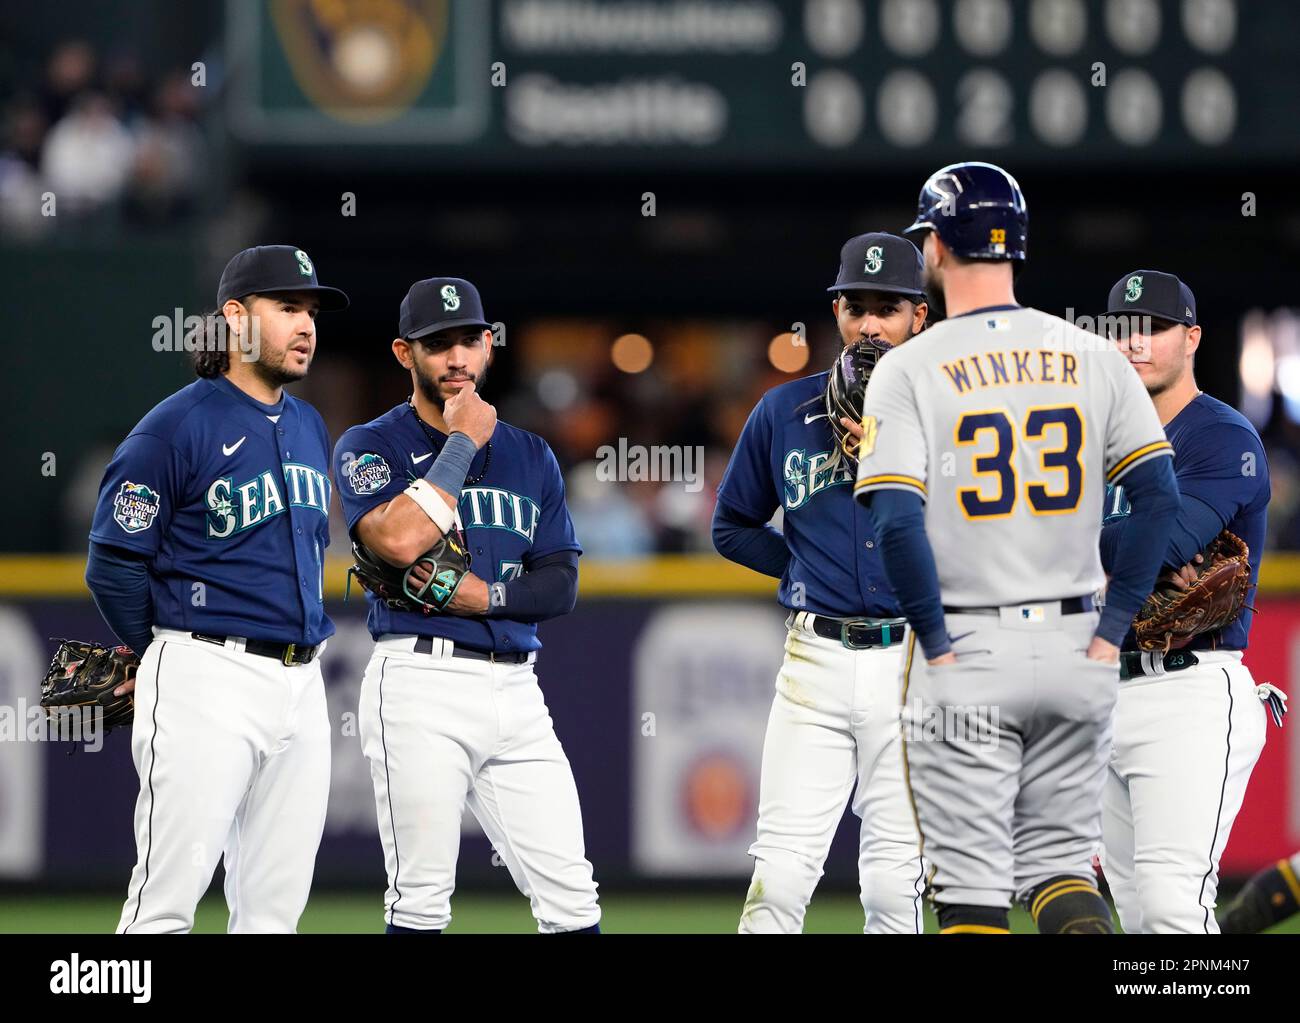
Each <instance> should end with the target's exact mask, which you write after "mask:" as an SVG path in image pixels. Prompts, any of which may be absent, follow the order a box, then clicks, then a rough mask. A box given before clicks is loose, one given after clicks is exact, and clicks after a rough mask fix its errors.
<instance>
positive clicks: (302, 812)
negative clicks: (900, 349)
mask: <svg viewBox="0 0 1300 1023" xmlns="http://www.w3.org/2000/svg"><path fill="white" fill-rule="evenodd" d="M347 302H348V300H347V296H346V295H344V294H343V292H341V291H339V290H337V289H336V288H326V287H322V286H321V285H320V284H319V283H318V282H317V280H316V270H315V267H314V266H313V265H312V261H311V260H310V259H309V258H308V256H307V254H306V253H305V252H303V251H302V250H301V249H295V248H294V247H293V246H291V245H264V246H261V247H259V248H253V249H245V250H244V251H243V252H240V253H239V254H238V255H236V256H235V257H234V259H232V260H231V261H230V263H229V264H228V265H227V266H226V269H225V272H224V273H223V274H222V275H221V283H220V285H219V286H218V289H217V307H218V310H219V314H218V315H219V317H220V319H218V318H217V316H215V315H214V316H213V317H210V318H209V324H208V329H207V330H206V331H205V341H207V342H208V343H209V344H213V343H214V342H215V346H214V347H208V348H205V349H204V350H201V351H198V352H197V353H196V372H197V373H198V375H199V377H200V379H199V380H197V381H196V382H194V383H192V384H190V385H189V386H188V387H185V388H182V389H181V390H180V391H178V392H176V393H175V394H173V395H172V396H171V397H170V398H168V399H166V400H165V401H163V402H162V403H161V404H159V405H158V406H156V407H155V408H154V409H153V411H151V412H150V413H149V414H148V415H146V416H145V417H144V418H143V419H142V420H140V422H139V424H138V425H137V426H136V427H135V429H134V430H132V431H131V433H130V434H129V435H128V436H127V438H126V440H125V441H123V442H122V445H121V446H120V447H119V448H118V449H117V452H116V453H115V454H114V456H113V460H112V462H110V463H109V466H108V469H107V471H106V472H105V473H104V480H103V483H102V484H101V486H100V491H99V504H98V506H97V507H96V510H95V519H94V525H93V527H92V529H91V533H90V555H89V558H88V560H87V564H86V582H87V584H88V585H89V586H90V590H91V593H92V594H93V595H94V597H95V602H96V604H98V606H99V609H100V611H101V613H102V614H103V616H104V619H105V621H107V622H108V624H109V626H110V627H111V628H112V629H113V631H114V632H116V633H117V635H118V637H119V638H120V639H121V640H122V641H123V642H124V643H126V644H127V645H128V646H130V647H131V648H132V649H134V650H135V651H136V652H137V653H140V654H141V656H142V660H141V663H140V667H139V669H138V671H137V672H136V677H135V680H134V682H133V683H132V682H128V683H126V684H125V685H123V686H121V687H119V690H120V691H126V690H127V689H128V688H129V687H130V686H132V685H134V687H135V699H136V717H135V724H134V727H133V733H132V737H131V755H132V757H133V758H134V760H135V768H136V771H137V773H138V774H139V776H140V796H139V798H138V799H137V801H136V808H135V839H136V850H137V859H136V865H135V870H134V872H133V873H132V875H131V884H130V889H129V893H128V897H127V900H126V905H125V906H123V908H122V917H121V920H120V922H119V923H118V927H117V929H118V932H119V933H125V932H131V933H143V932H152V933H159V932H178V931H188V930H189V929H190V928H191V927H192V926H193V923H194V908H195V905H196V904H197V902H198V900H199V898H200V897H201V896H202V895H203V893H204V891H205V890H206V889H207V887H208V885H209V883H210V882H211V881H212V873H213V871H214V870H215V869H216V862H217V855H218V854H219V853H220V852H221V851H222V849H223V848H224V851H225V868H226V881H225V893H226V903H227V905H228V906H229V907H230V925H229V929H230V931H231V932H232V933H233V932H240V931H245V932H247V931H276V932H286V931H288V932H291V931H293V930H294V929H295V928H296V927H297V925H298V917H299V916H300V915H301V914H302V910H303V907H304V906H305V905H306V904H307V895H308V892H309V890H310V888H311V878H312V871H313V868H314V865H315V860H316V848H317V846H318V845H319V844H320V837H321V831H322V829H323V827H324V824H325V805H326V799H327V796H328V794H329V771H330V749H329V746H330V739H329V722H328V720H327V718H326V709H325V689H324V684H323V683H322V681H321V672H320V664H319V662H318V661H317V655H318V654H319V652H320V651H321V650H322V649H323V648H324V645H325V640H326V638H327V637H328V636H330V635H332V634H333V632H334V624H333V623H332V622H331V621H330V619H329V617H328V616H327V615H326V614H325V608H324V603H323V594H322V584H321V571H322V564H323V558H324V551H325V547H326V545H327V544H328V543H329V522H328V515H329V502H330V482H329V476H328V472H329V438H328V437H327V435H326V432H325V424H324V423H323V422H322V421H321V417H320V415H319V413H317V411H316V410H315V409H314V408H312V407H311V406H310V405H308V404H307V403H306V402H303V401H299V400H297V399H295V398H293V397H290V396H289V395H286V394H285V393H284V390H283V388H284V385H285V384H288V383H292V382H294V381H297V380H301V379H302V378H303V377H305V376H306V375H307V371H308V369H309V368H310V366H311V361H312V357H313V356H314V355H315V352H316V322H315V320H316V313H317V310H318V309H341V308H343V307H344V306H346V305H347ZM223 325H224V327H225V328H226V329H227V330H228V336H229V337H230V339H231V340H230V342H229V346H226V345H224V344H223V341H224V338H222V337H221V336H220V334H219V329H218V328H220V327H221V326H223Z"/></svg>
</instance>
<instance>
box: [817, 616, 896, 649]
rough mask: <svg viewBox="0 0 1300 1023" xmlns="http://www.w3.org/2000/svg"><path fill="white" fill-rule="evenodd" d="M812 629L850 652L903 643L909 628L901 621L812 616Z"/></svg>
mask: <svg viewBox="0 0 1300 1023" xmlns="http://www.w3.org/2000/svg"><path fill="white" fill-rule="evenodd" d="M812 629H813V632H815V633H816V634H817V635H818V636H821V637H822V638H823V639H833V640H836V641H838V642H840V643H843V644H844V645H845V646H846V647H848V648H849V649H850V650H869V649H871V648H873V647H880V648H882V649H883V648H884V647H889V646H894V645H895V644H897V643H901V642H903V636H904V633H905V632H906V630H907V626H906V624H905V623H904V622H903V621H901V620H899V621H895V622H874V623H873V622H870V621H866V620H864V619H861V618H855V619H849V620H847V621H845V620H843V619H840V618H824V617H822V616H821V615H812Z"/></svg>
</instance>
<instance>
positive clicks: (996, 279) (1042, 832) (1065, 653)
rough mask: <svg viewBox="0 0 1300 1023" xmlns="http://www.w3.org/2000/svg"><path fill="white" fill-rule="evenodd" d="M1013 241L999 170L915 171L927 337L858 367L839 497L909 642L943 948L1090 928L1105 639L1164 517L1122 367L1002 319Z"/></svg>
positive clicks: (1158, 441)
mask: <svg viewBox="0 0 1300 1023" xmlns="http://www.w3.org/2000/svg"><path fill="white" fill-rule="evenodd" d="M1027 224H1028V216H1027V211H1026V207H1025V201H1024V196H1023V195H1022V194H1021V191H1020V188H1019V186H1018V185H1017V184H1016V182H1015V180H1014V179H1013V178H1012V177H1011V176H1010V175H1009V174H1007V173H1006V171H1004V170H1002V169H1001V168H999V167H994V166H992V165H990V164H983V163H965V164H955V165H952V166H949V167H945V168H943V169H941V170H939V171H937V172H936V173H935V174H934V175H932V176H931V177H930V179H929V180H928V181H927V182H926V183H925V186H924V187H923V188H922V190H921V196H920V204H919V212H918V215H917V218H916V222H915V223H914V224H913V225H912V226H911V228H909V230H915V231H920V230H923V231H925V232H926V235H925V245H924V253H925V263H926V287H927V292H929V291H930V290H931V289H932V288H933V289H938V290H941V291H942V293H943V295H944V299H945V303H946V307H947V311H948V319H947V320H945V321H944V322H942V323H939V324H936V325H935V326H933V327H931V328H930V329H929V330H927V331H926V332H925V333H924V334H922V335H921V336H920V337H918V338H915V339H914V340H912V341H911V342H910V343H908V344H907V345H904V346H903V347H902V348H900V349H899V350H898V351H897V352H892V353H891V354H890V356H889V358H888V359H884V360H882V361H881V363H880V365H879V366H878V367H877V368H876V370H875V372H874V373H873V374H872V375H871V379H870V381H869V382H868V384H867V393H866V400H865V403H864V411H863V420H862V425H863V438H862V442H861V445H860V447H859V454H858V480H857V484H856V486H855V493H856V495H857V496H858V498H859V499H860V500H863V501H865V502H867V503H868V504H869V507H870V509H871V514H872V518H873V521H874V523H875V526H876V536H877V540H878V542H879V543H880V546H881V552H882V556H883V560H884V564H885V570H886V573H887V575H888V577H889V581H890V583H891V585H892V586H893V588H894V592H895V593H896V594H897V595H898V600H899V603H900V605H901V606H902V608H903V611H904V613H905V615H906V617H907V620H908V623H909V624H910V625H911V627H912V629H913V630H914V632H913V634H912V636H910V637H909V640H908V645H907V652H906V654H905V660H904V668H903V704H904V706H903V722H904V730H905V743H904V754H905V760H904V764H905V768H904V769H905V771H906V772H907V774H906V777H907V779H908V784H909V786H910V788H911V792H912V795H913V798H914V801H915V807H916V812H917V817H918V824H919V828H920V833H921V842H922V853H923V854H924V856H925V857H926V859H927V860H929V861H931V862H932V864H933V867H932V873H931V877H930V881H931V886H932V889H931V890H932V897H933V899H934V902H935V905H936V908H937V910H938V914H939V924H940V928H941V931H943V932H944V933H1005V932H1006V931H1007V929H1008V910H1009V908H1010V904H1011V899H1012V897H1013V896H1016V897H1019V898H1021V899H1023V900H1024V902H1025V904H1026V905H1027V906H1028V907H1029V909H1030V912H1031V913H1032V915H1033V917H1034V920H1035V922H1036V924H1037V926H1038V929H1039V930H1040V931H1041V932H1044V933H1107V932H1109V931H1110V930H1111V923H1110V911H1109V909H1108V908H1107V906H1106V903H1105V901H1104V900H1103V899H1102V897H1101V895H1100V894H1099V893H1098V891H1097V889H1096V887H1095V883H1094V882H1095V875H1094V872H1093V869H1092V857H1093V855H1094V854H1095V852H1096V850H1097V847H1098V844H1099V843H1100V840H1101V787H1102V781H1103V779H1104V776H1105V769H1106V756H1107V753H1108V751H1109V747H1110V721H1111V713H1112V710H1113V707H1114V703H1115V694H1116V689H1117V687H1118V665H1117V661H1118V655H1119V651H1118V648H1117V646H1116V644H1117V643H1118V642H1119V640H1120V639H1121V638H1122V637H1123V635H1124V632H1125V631H1126V629H1127V628H1128V624H1129V621H1130V620H1131V619H1132V617H1133V614H1134V613H1135V612H1136V611H1137V609H1138V606H1139V605H1140V604H1141V602H1142V600H1143V599H1144V598H1145V596H1146V595H1147V593H1149V592H1150V589H1151V584H1152V582H1154V580H1155V576H1156V571H1157V569H1158V568H1159V560H1160V558H1159V554H1160V550H1161V549H1163V544H1164V538H1165V536H1166V533H1167V530H1168V526H1169V523H1170V522H1171V521H1172V518H1173V516H1174V514H1175V513H1176V512H1177V509H1178V497H1177V494H1178V491H1177V486H1176V484H1175V483H1174V478H1173V472H1172V471H1171V469H1170V461H1169V459H1168V457H1165V456H1168V455H1169V454H1170V447H1169V443H1168V442H1167V441H1166V440H1165V437H1164V434H1163V433H1162V432H1161V430H1160V424H1159V422H1158V421H1157V420H1156V417H1155V415H1154V414H1153V411H1152V409H1151V408H1150V403H1149V402H1144V401H1143V400H1142V397H1141V396H1142V387H1141V383H1140V381H1139V380H1138V378H1137V376H1136V374H1134V372H1133V370H1132V368H1131V367H1130V366H1129V365H1128V364H1127V363H1126V361H1125V360H1124V359H1123V358H1122V357H1120V356H1119V353H1118V352H1116V351H1114V349H1113V348H1112V347H1111V346H1109V345H1108V344H1106V343H1105V341H1104V340H1103V339H1100V338H1098V337H1097V336H1096V335H1093V334H1088V333H1085V332H1084V331H1081V330H1079V329H1077V328H1075V327H1074V326H1072V325H1071V324H1068V323H1066V322H1065V321H1064V320H1061V319H1058V318H1057V317H1054V316H1049V315H1047V314H1045V313H1042V312H1039V311H1038V310H1035V309H1029V308H1022V307H1021V306H1019V305H1018V304H1017V303H1016V299H1015V294H1014V290H1013V286H1012V285H1013V273H1012V261H1015V260H1022V259H1024V258H1025V242H1026V231H1027ZM1144 405H1145V406H1146V407H1143V406H1144ZM1120 479H1123V480H1124V481H1125V484H1126V488H1127V489H1128V490H1129V491H1130V499H1131V500H1132V504H1133V508H1134V517H1133V521H1132V522H1131V528H1130V532H1129V533H1128V535H1127V536H1125V537H1124V538H1123V540H1122V541H1121V544H1120V546H1119V548H1118V551H1117V557H1116V566H1115V570H1114V574H1113V577H1112V579H1111V582H1110V599H1109V602H1108V603H1107V606H1106V608H1105V610H1104V611H1103V612H1102V613H1101V616H1100V618H1099V617H1098V615H1097V613H1096V612H1095V610H1094V603H1093V597H1092V594H1094V593H1095V592H1096V591H1097V590H1098V588H1099V587H1100V586H1101V584H1102V582H1103V578H1104V577H1103V575H1102V570H1101V563H1100V559H1099V556H1098V549H1097V541H1098V535H1099V533H1100V520H1099V515H1100V513H1101V507H1102V500H1103V498H1104V496H1105V495H1104V487H1103V482H1104V481H1106V480H1110V481H1112V482H1117V481H1119V480H1120ZM918 645H919V647H920V651H918V649H917V647H918Z"/></svg>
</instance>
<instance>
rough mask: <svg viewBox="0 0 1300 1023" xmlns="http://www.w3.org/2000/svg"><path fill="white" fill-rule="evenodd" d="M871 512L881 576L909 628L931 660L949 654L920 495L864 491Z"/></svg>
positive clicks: (949, 646) (941, 604)
mask: <svg viewBox="0 0 1300 1023" xmlns="http://www.w3.org/2000/svg"><path fill="white" fill-rule="evenodd" d="M859 500H862V501H863V502H864V503H865V504H866V506H867V510H868V511H869V512H870V513H871V522H872V526H873V528H874V529H875V531H876V543H877V545H878V548H879V550H880V560H881V563H882V564H883V565H884V568H885V576H886V578H888V579H889V585H890V587H891V588H892V589H893V591H894V596H895V597H896V598H897V599H898V606H899V607H901V608H902V609H903V614H904V615H905V616H906V618H907V621H908V624H909V625H911V626H912V630H913V631H914V632H915V633H916V638H917V640H918V641H919V642H920V644H921V649H922V650H924V651H925V656H926V657H927V658H928V659H929V660H931V661H933V660H935V659H936V658H939V657H942V656H943V655H944V654H947V653H949V652H950V651H951V650H952V644H951V642H949V640H948V629H947V625H946V624H945V622H944V617H943V599H942V598H941V596H940V594H939V570H938V568H937V567H936V566H935V563H934V550H933V549H932V548H931V547H930V540H929V538H928V537H927V536H926V535H925V509H924V506H923V504H922V501H921V496H920V495H919V494H915V493H909V492H908V491H905V490H868V491H865V492H863V493H862V494H861V495H860V496H859Z"/></svg>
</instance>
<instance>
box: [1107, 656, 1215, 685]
mask: <svg viewBox="0 0 1300 1023" xmlns="http://www.w3.org/2000/svg"><path fill="white" fill-rule="evenodd" d="M1157 659H1159V661H1160V663H1161V665H1162V668H1157V667H1156V661H1157ZM1200 663H1201V661H1200V658H1199V657H1197V656H1196V655H1195V654H1194V653H1192V652H1191V651H1190V650H1170V651H1169V653H1167V654H1165V655H1164V656H1163V657H1162V656H1161V655H1160V654H1159V653H1158V652H1156V651H1152V652H1151V653H1143V652H1142V651H1141V650H1123V651H1121V652H1120V655H1119V678H1120V681H1121V682H1124V681H1127V680H1128V679H1131V678H1142V677H1143V676H1148V675H1163V674H1164V673H1165V672H1167V671H1185V670H1186V669H1187V668H1193V667H1195V666H1196V665H1198V664H1200ZM1162 669H1163V670H1162Z"/></svg>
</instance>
